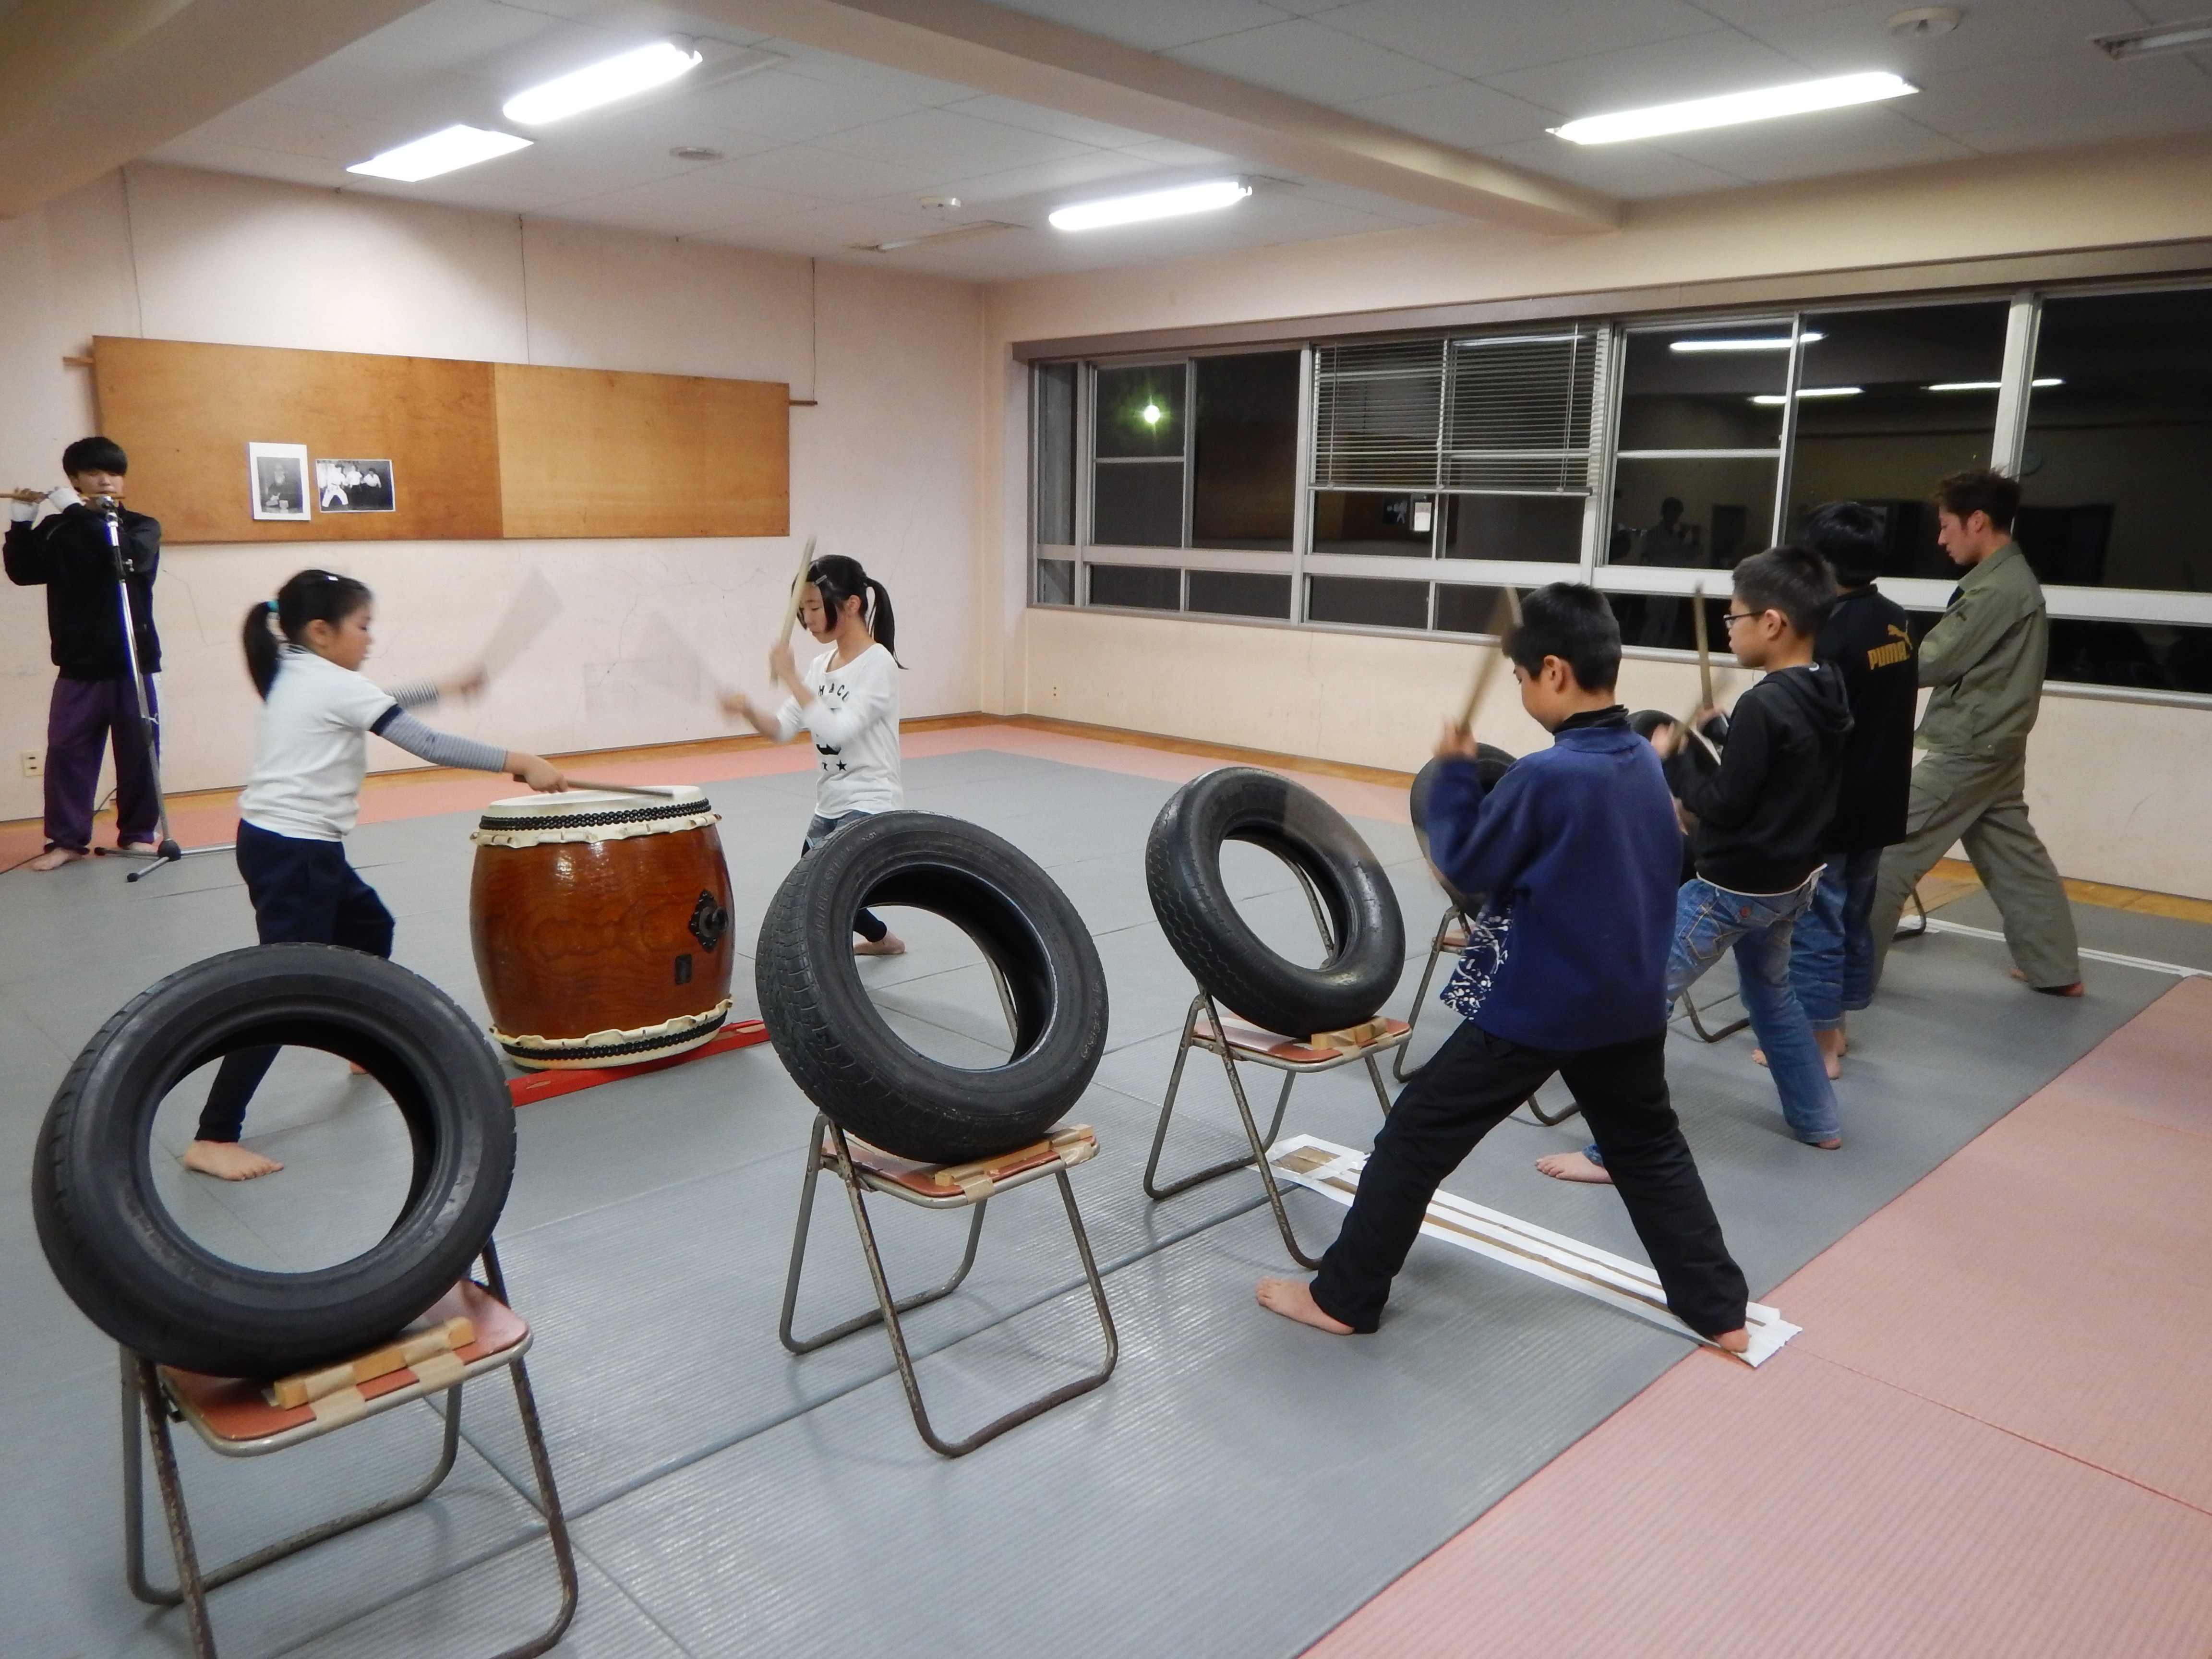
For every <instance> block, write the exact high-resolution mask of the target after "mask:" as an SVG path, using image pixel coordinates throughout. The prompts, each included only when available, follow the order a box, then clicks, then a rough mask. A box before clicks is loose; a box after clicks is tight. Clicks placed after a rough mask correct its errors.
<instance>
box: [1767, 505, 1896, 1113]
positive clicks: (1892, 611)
mask: <svg viewBox="0 0 2212 1659" xmlns="http://www.w3.org/2000/svg"><path fill="white" fill-rule="evenodd" d="M1797 539H1798V541H1799V543H1800V544H1802V545H1803V546H1806V547H1809V548H1811V549H1812V550H1813V551H1814V552H1815V553H1818V554H1819V555H1820V556H1821V557H1822V558H1824V559H1826V561H1827V562H1828V568H1830V569H1831V570H1832V571H1834V572H1835V574H1836V587H1837V595H1836V608H1835V609H1834V610H1833V611H1830V612H1829V613H1828V620H1827V623H1826V625H1825V626H1824V627H1822V629H1820V639H1819V640H1818V641H1816V642H1815V643H1814V647H1813V654H1814V656H1815V657H1816V658H1818V659H1820V661H1822V662H1824V663H1826V664H1828V665H1830V666H1831V667H1832V668H1834V669H1835V671H1837V672H1838V674H1840V675H1842V676H1843V682H1844V696H1845V697H1846V698H1847V699H1848V700H1849V702H1850V706H1851V730H1850V736H1848V737H1847V738H1844V778H1843V787H1842V789H1841V790H1840V792H1839V793H1838V795H1837V798H1836V816H1835V818H1834V820H1833V822H1832V823H1830V824H1829V826H1828V834H1827V839H1826V842H1824V843H1823V846H1824V849H1825V851H1826V854H1827V860H1828V867H1827V869H1826V872H1824V873H1823V874H1822V876H1821V878H1820V885H1819V886H1817V887H1815V888H1814V890H1813V902H1812V904H1811V905H1810V907H1808V908H1807V910H1806V912H1805V914H1804V915H1802V916H1801V917H1800V918H1798V921H1797V927H1796V934H1795V936H1794V938H1793V939H1792V941H1791V945H1790V978H1791V979H1792V980H1793V981H1795V982H1796V987H1797V1000H1798V1001H1800V1002H1802V1003H1803V1004H1804V1005H1805V1015H1806V1018H1808V1019H1809V1020H1811V1021H1812V1023H1813V1035H1814V1037H1816V1038H1817V1039H1818V1040H1819V1042H1820V1054H1821V1057H1822V1058H1823V1059H1824V1060H1826V1063H1827V1069H1828V1075H1829V1076H1830V1077H1840V1076H1841V1075H1842V1074H1843V1060H1844V1015H1845V1014H1846V1013H1848V1012H1850V1011H1852V1010H1854V1009H1858V1008H1863V1007H1865V1006H1867V1005H1868V1004H1869V1002H1871V1001H1873V1000H1874V958H1875V951H1874V933H1873V932H1872V930H1871V927H1870V926H1869V918H1870V917H1871V916H1872V915H1873V913H1874V894H1875V878H1876V877H1877V876H1878V875H1880V874H1881V849H1882V848H1885V847H1890V846H1893V845H1895V844H1896V843H1897V842H1900V841H1903V840H1904V839H1905V800H1906V798H1907V797H1908V796H1909V795H1910V794H1911V788H1912V722H1913V717H1914V714H1915V713H1916V712H1917V702H1918V697H1919V685H1918V682H1917V674H1916V672H1915V670H1914V666H1913V660H1912V658H1913V646H1912V635H1911V633H1910V632H1908V631H1907V629H1906V626H1905V609H1904V607H1903V606H1902V605H1898V604H1897V603H1896V602H1895V601H1894V600H1892V599H1885V598H1883V597H1882V595H1881V593H1880V592H1877V591H1876V590H1875V577H1876V576H1877V575H1879V574H1881V557H1882V544H1883V536H1882V522H1881V514H1880V513H1876V512H1875V510H1874V509H1873V508H1872V507H1864V506H1862V505H1861V504H1860V503H1858V502H1857V501H1830V502H1829V503H1828V504H1827V505H1826V507H1815V508H1814V509H1813V511H1812V513H1809V514H1808V516H1807V517H1806V520H1805V523H1804V527H1803V528H1802V530H1801V531H1800V532H1798V538H1797Z"/></svg>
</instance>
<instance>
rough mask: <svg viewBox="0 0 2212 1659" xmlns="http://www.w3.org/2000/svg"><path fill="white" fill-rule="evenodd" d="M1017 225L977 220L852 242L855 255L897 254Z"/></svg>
mask: <svg viewBox="0 0 2212 1659" xmlns="http://www.w3.org/2000/svg"><path fill="white" fill-rule="evenodd" d="M1019 228H1020V227H1019V226H1018V225H1011V224H1008V223H1007V222H1006V221H1005V220H1003V219H977V220H975V221H973V222H970V223H968V224H964V225H955V226H953V227H952V228H951V229H949V230H932V231H927V232H924V233H923V234H921V235H919V236H896V237H893V238H892V239H891V240H890V241H888V242H854V243H853V244H851V246H852V249H853V251H854V252H855V253H897V252H902V251H903V250H905V249H907V248H910V247H937V246H941V245H942V244H944V243H946V242H964V241H966V240H968V239H969V237H971V236H991V235H995V234H997V233H998V232H1000V231H1002V230H1018V229H1019Z"/></svg>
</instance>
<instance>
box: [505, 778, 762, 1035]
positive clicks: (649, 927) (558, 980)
mask: <svg viewBox="0 0 2212 1659" xmlns="http://www.w3.org/2000/svg"><path fill="white" fill-rule="evenodd" d="M492 823H493V820H492V819H491V818H490V817H487V818H486V819H485V821H484V825H485V828H486V829H489V828H491V827H492ZM501 827H503V828H504V827H520V826H509V825H505V824H503V825H502V826H501ZM729 911H730V876H729V870H728V866H726V864H725V863H724V861H723V858H722V841H721V836H720V835H719V834H718V833H717V832H716V829H715V828H714V823H712V822H711V821H708V822H705V823H698V824H696V827H692V828H687V829H674V830H669V831H665V832H662V833H659V834H630V835H628V836H622V837H620V838H614V839H574V840H567V839H564V840H546V841H542V842H538V843H537V844H535V845H528V846H513V845H501V844H496V843H493V842H486V841H485V840H483V837H482V836H481V835H480V836H479V838H478V842H477V854H476V868H475V872H474V874H473V876H472V878H471V881H470V884H469V937H470V940H471V944H472V945H474V947H475V951H476V961H477V978H478V980H479V981H481V982H482V984H483V993H484V1000H485V1001H486V1002H487V1003H488V1004H489V1005H490V1008H491V1017H492V1025H493V1028H494V1036H495V1037H497V1038H498V1040H499V1042H500V1046H501V1048H503V1049H504V1050H505V1051H506V1053H507V1055H508V1057H509V1058H510V1059H513V1060H516V1061H517V1062H518V1063H520V1064H521V1065H524V1066H556V1067H559V1066H623V1065H634V1064H636V1063H639V1062H641V1061H643V1060H658V1059H662V1058H665V1056H667V1055H669V1054H677V1053H680V1052H682V1051H683V1050H684V1049H686V1048H696V1046H698V1044H700V1043H701V1042H705V1041H706V1040H707V1039H708V1037H709V1036H712V1035H713V1034H714V1031H715V1030H718V1029H720V1026H721V1024H722V1023H723V1020H724V1019H725V1018H726V1016H727V1012H728V1010H727V1003H728V1000H729V995H730V962H731V957H732V950H731V947H730V941H729V939H728V933H729ZM671 1022H676V1023H678V1025H679V1027H680V1029H677V1030H665V1029H656V1028H665V1027H667V1026H669V1025H670V1024H671ZM591 1037H596V1038H599V1041H596V1042H589V1043H584V1042H580V1039H584V1038H591ZM531 1039H538V1041H535V1042H533V1041H531ZM556 1044H557V1045H559V1046H558V1047H556V1046H554V1045H556Z"/></svg>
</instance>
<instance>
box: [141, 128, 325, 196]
mask: <svg viewBox="0 0 2212 1659" xmlns="http://www.w3.org/2000/svg"><path fill="white" fill-rule="evenodd" d="M146 159H147V160H148V161H162V162H166V163H167V164H168V165H169V166H171V167H204V168H206V169H207V170H209V171H210V172H212V173H243V174H244V175H245V176H246V177H247V178H249V179H282V180H283V181H284V182H285V183H286V184H289V185H316V186H318V187H319V188H321V189H325V190H336V189H338V188H340V187H341V185H346V184H352V183H355V182H357V181H356V180H353V179H348V178H347V177H346V174H345V173H344V171H343V169H342V168H341V167H338V166H337V164H336V163H335V162H331V161H322V160H319V159H318V158H316V157H314V156H312V155H294V154H291V153H289V152H288V151H284V150H276V149H258V148H256V147H255V146H253V145H251V144H240V143H232V142H231V141H229V140H228V139H223V138H216V137H209V136H207V135H206V134H205V131H204V130H203V131H200V132H194V133H188V134H187V135H185V137H182V138H179V139H176V140H174V141H173V142H172V143H167V144H164V145H162V146H161V149H157V150H155V151H152V152H151V153H150V154H149V155H147V157H146Z"/></svg>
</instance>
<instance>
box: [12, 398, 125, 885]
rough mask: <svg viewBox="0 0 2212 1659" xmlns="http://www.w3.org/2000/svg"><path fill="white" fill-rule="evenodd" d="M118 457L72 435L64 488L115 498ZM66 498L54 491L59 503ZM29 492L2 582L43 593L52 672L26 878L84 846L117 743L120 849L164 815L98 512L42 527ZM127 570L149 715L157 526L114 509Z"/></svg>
mask: <svg viewBox="0 0 2212 1659" xmlns="http://www.w3.org/2000/svg"><path fill="white" fill-rule="evenodd" d="M129 465H130V463H129V461H128V460H127V459H125V456H124V453H123V450H122V448H121V447H120V446H119V445H117V444H115V443H113V442H112V441H109V440H108V439H106V438H80V439H79V440H77V441H76V442H75V443H73V444H71V445H70V447H68V448H67V449H65V450H64V451H63V452H62V471H64V472H66V473H67V474H68V475H69V481H70V489H74V490H75V491H76V493H77V494H78V495H81V496H85V497H100V496H105V497H108V498H111V499H115V500H119V499H120V497H121V496H122V494H123V481H124V474H125V471H126V470H127V468H128V467H129ZM63 494H64V492H62V491H56V492H55V495H63ZM42 504H43V498H41V497H40V495H38V493H37V492H36V491H32V490H19V491H17V492H16V493H15V506H14V510H13V513H12V518H13V522H11V523H10V524H9V526H8V537H7V542H6V547H5V558H6V564H7V569H8V580H9V581H11V582H14V583H15V585H16V586H19V587H39V586H43V587H44V588H45V589H46V636H47V638H48V640H49V641H51V643H52V657H53V661H54V665H55V667H57V668H58V669H59V670H60V671H61V672H60V673H59V675H58V676H57V678H55V680H54V696H53V702H52V704H51V705H50V706H49V708H48V711H47V714H46V851H45V852H44V853H42V854H40V855H39V856H38V857H37V858H35V859H33V860H31V868H32V869H33V870H58V869H59V868H60V867H61V866H63V865H64V864H67V863H70V861H72V860H76V859H81V858H84V857H87V856H88V855H89V854H90V853H91V850H92V811H93V792H94V790H95V789H96V788H97V787H99V784H100V750H102V749H103V748H105V747H106V745H107V742H108V737H109V733H110V732H112V733H113V735H114V746H115V796H116V811H115V818H116V824H115V829H116V837H115V838H116V842H117V844H118V845H119V846H123V847H145V848H151V847H152V846H153V845H154V840H155V829H156V826H157V825H158V823H160V818H161V800H160V797H159V793H158V792H157V791H156V789H155V783H154V769H153V766H152V764H151V761H152V757H151V755H150V754H149V751H148V749H147V744H146V738H145V732H144V730H143V727H142V726H140V725H139V720H138V703H137V698H135V697H133V696H132V695H131V662H130V658H129V656H128V654H127V653H125V648H124V640H123V621H122V606H121V605H120V603H119V602H118V596H117V593H116V584H115V562H114V556H113V554H112V551H111V550H110V548H109V546H108V541H107V520H106V513H105V511H104V510H100V509H96V508H94V507H92V506H89V505H88V504H87V503H86V502H84V501H76V502H72V503H71V504H70V505H69V506H67V507H63V508H62V510H61V511H60V512H58V513H51V514H49V515H48V516H46V518H44V519H40V517H39V516H38V514H39V510H40V506H41V505H42ZM116 518H117V524H118V529H119V531H120V533H121V538H122V542H123V553H124V558H125V564H126V567H127V568H128V570H129V573H130V574H129V580H128V584H127V585H128V586H129V589H130V592H131V620H132V622H133V623H135V624H136V629H137V636H138V667H139V671H141V673H143V674H144V675H145V676H146V677H147V678H145V679H143V680H141V681H140V683H139V689H140V692H141V694H142V695H143V696H144V698H145V700H146V707H147V709H148V711H149V713H150V712H151V711H152V709H153V702H154V688H153V683H152V676H153V674H154V672H155V670H157V669H159V668H160V667H161V640H160V638H159V637H158V636H157V635H155V632H154V575H155V569H156V568H158V567H159V565H160V563H161V526H160V525H158V524H156V523H155V521H154V520H151V519H149V518H148V517H147V516H146V515H145V514H144V513H131V512H128V511H125V510H124V509H123V508H121V507H119V506H118V507H117V508H116Z"/></svg>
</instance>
